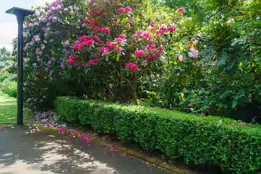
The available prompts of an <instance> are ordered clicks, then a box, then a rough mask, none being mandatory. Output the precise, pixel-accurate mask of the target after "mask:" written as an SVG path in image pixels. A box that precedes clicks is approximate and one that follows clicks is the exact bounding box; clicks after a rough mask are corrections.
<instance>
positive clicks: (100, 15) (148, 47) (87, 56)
mask: <svg viewBox="0 0 261 174" xmlns="http://www.w3.org/2000/svg"><path fill="white" fill-rule="evenodd" d="M185 10H186V9H184V8H180V9H177V10H171V9H167V8H163V7H156V6H154V5H153V4H152V3H150V1H139V3H137V2H136V1H134V0H128V1H102V0H92V1H88V2H87V1H81V0H74V1H71V0H70V1H69V0H56V1H55V2H54V3H52V4H47V5H46V6H44V7H38V8H36V14H34V15H32V16H31V17H28V18H27V20H26V22H25V32H24V39H25V45H24V51H25V57H26V58H25V75H26V82H25V94H26V95H25V96H26V101H27V103H28V104H29V105H30V106H32V107H33V108H35V109H45V108H48V107H52V101H53V99H54V98H55V97H56V96H57V95H75V96H83V95H84V96H86V97H89V98H93V99H104V100H110V101H123V102H129V101H132V102H135V103H137V99H138V97H139V96H138V95H140V94H142V91H144V90H143V89H144V87H145V86H151V85H150V84H149V83H150V82H149V81H148V80H146V79H148V78H149V79H154V80H157V78H158V77H160V74H161V73H162V72H163V69H164V66H165V65H167V64H169V63H171V61H173V60H175V61H176V62H177V61H178V62H183V61H184V58H186V57H188V58H189V59H191V61H195V59H196V57H197V56H198V50H197V48H196V47H193V48H190V50H186V49H187V47H186V46H187V45H186V44H187V43H189V42H191V41H190V40H189V39H183V38H184V36H183V35H182V34H181V33H182V32H184V31H186V30H189V29H190V28H191V27H192V26H193V25H192V20H191V18H188V17H185V15H184V13H185ZM181 40H182V42H180V41H181ZM183 45H186V46H183ZM188 51H190V52H189V54H188ZM189 56H190V57H189ZM181 57H183V59H182V58H181ZM155 77H157V78H155ZM144 82H145V83H144ZM144 85H145V86H144Z"/></svg>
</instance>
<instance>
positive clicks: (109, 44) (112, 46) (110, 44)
mask: <svg viewBox="0 0 261 174" xmlns="http://www.w3.org/2000/svg"><path fill="white" fill-rule="evenodd" d="M107 46H108V47H109V48H110V49H113V48H115V47H116V46H117V44H114V43H113V42H108V43H107Z"/></svg>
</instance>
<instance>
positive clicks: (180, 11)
mask: <svg viewBox="0 0 261 174" xmlns="http://www.w3.org/2000/svg"><path fill="white" fill-rule="evenodd" d="M178 12H179V13H185V12H186V11H185V8H180V9H179V10H178Z"/></svg>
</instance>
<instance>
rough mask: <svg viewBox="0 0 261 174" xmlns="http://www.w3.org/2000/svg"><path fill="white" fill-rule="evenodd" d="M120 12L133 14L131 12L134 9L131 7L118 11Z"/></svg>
mask: <svg viewBox="0 0 261 174" xmlns="http://www.w3.org/2000/svg"><path fill="white" fill-rule="evenodd" d="M118 12H119V13H121V14H127V13H131V12H132V8H130V7H127V8H120V9H119V10H118Z"/></svg>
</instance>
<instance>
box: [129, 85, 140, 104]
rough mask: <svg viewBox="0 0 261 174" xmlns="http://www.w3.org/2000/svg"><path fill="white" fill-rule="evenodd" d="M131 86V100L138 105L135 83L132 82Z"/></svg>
mask: <svg viewBox="0 0 261 174" xmlns="http://www.w3.org/2000/svg"><path fill="white" fill-rule="evenodd" d="M130 86H131V94H132V101H133V102H134V103H135V104H136V105H138V97H137V83H136V82H134V83H133V84H132V85H130Z"/></svg>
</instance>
